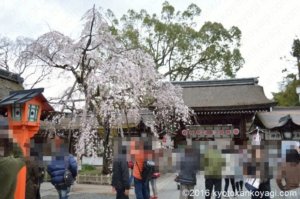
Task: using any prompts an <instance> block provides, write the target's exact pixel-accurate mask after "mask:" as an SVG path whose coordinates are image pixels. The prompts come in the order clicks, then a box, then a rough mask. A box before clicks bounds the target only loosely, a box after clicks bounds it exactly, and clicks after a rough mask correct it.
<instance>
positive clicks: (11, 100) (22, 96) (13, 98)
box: [0, 88, 53, 111]
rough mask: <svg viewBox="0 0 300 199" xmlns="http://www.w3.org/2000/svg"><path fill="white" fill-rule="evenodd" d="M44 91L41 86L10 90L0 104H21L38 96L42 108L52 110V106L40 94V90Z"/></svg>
mask: <svg viewBox="0 0 300 199" xmlns="http://www.w3.org/2000/svg"><path fill="white" fill-rule="evenodd" d="M43 91H44V89H43V88H36V89H30V90H21V91H11V92H10V93H9V94H10V95H9V96H7V97H5V98H4V99H2V100H1V101H0V106H6V105H10V104H21V103H25V102H27V101H29V100H31V99H33V98H34V97H36V96H39V97H40V98H41V101H42V102H43V103H44V109H43V110H48V111H52V110H53V108H52V107H51V106H50V105H49V104H48V102H47V100H46V99H45V97H44V96H43V95H42V92H43Z"/></svg>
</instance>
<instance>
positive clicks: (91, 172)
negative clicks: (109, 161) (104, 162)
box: [79, 164, 101, 175]
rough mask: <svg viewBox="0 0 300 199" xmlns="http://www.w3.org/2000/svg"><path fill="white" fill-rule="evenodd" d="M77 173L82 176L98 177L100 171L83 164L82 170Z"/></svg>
mask: <svg viewBox="0 0 300 199" xmlns="http://www.w3.org/2000/svg"><path fill="white" fill-rule="evenodd" d="M79 173H80V174H82V175H100V174H101V169H100V168H97V167H95V166H93V165H87V164H84V165H82V169H81V170H80V171H79Z"/></svg>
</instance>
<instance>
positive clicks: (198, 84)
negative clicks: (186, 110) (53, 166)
mask: <svg viewBox="0 0 300 199" xmlns="http://www.w3.org/2000/svg"><path fill="white" fill-rule="evenodd" d="M172 83H173V84H175V85H180V86H181V87H182V88H183V100H184V102H185V104H186V105H187V106H189V107H191V108H194V109H195V110H198V111H201V110H203V111H204V110H205V111H216V110H252V109H256V108H264V109H268V108H270V107H272V106H274V105H275V103H274V102H273V101H271V100H269V99H268V98H267V97H266V96H265V94H264V90H263V87H261V86H259V85H257V83H258V80H257V78H244V79H229V80H205V81H190V82H172Z"/></svg>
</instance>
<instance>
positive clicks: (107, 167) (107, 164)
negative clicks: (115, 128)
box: [102, 120, 111, 175]
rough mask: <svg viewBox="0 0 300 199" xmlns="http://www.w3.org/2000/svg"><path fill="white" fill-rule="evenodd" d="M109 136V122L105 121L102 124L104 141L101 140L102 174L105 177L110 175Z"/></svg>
mask: <svg viewBox="0 0 300 199" xmlns="http://www.w3.org/2000/svg"><path fill="white" fill-rule="evenodd" d="M109 135H110V128H109V122H108V120H106V121H105V124H104V138H103V139H104V140H103V147H104V153H103V169H102V174H103V175H107V174H109V173H111V169H110V166H111V148H110V143H109Z"/></svg>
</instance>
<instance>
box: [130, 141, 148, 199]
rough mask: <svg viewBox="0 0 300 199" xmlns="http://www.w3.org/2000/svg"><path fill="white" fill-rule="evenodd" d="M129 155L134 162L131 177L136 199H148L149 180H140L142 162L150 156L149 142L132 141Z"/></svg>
mask: <svg viewBox="0 0 300 199" xmlns="http://www.w3.org/2000/svg"><path fill="white" fill-rule="evenodd" d="M130 153H131V155H132V156H133V159H134V160H135V163H134V167H133V177H134V189H135V195H136V199H149V198H150V193H149V180H145V179H142V172H143V167H144V161H145V160H147V159H149V157H150V156H151V154H152V143H151V141H150V140H149V139H148V140H147V139H136V140H132V141H131V152H130ZM150 159H151V157H150Z"/></svg>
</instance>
